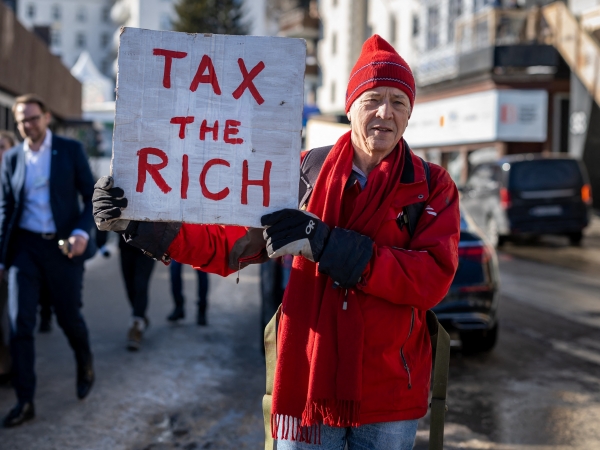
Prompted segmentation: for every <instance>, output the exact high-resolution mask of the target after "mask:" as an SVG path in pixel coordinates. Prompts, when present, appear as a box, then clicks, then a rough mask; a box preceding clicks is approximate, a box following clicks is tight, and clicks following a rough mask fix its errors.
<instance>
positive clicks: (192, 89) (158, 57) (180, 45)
mask: <svg viewBox="0 0 600 450" xmlns="http://www.w3.org/2000/svg"><path fill="white" fill-rule="evenodd" d="M305 60H306V44H305V42H304V40H301V39H288V38H279V37H259V36H224V35H214V34H213V35H209V34H187V33H175V32H165V31H150V30H142V29H136V28H123V29H122V31H121V39H120V44H119V57H118V74H117V101H116V116H115V129H114V135H113V157H112V174H113V177H114V179H115V186H119V187H121V188H122V189H123V190H124V191H125V196H126V197H127V199H128V200H129V205H128V207H127V208H126V209H125V210H124V211H123V218H126V219H132V220H149V221H183V222H188V223H219V224H232V225H244V226H253V227H258V226H260V217H261V216H262V215H263V214H266V213H269V212H272V211H277V210H279V209H282V208H296V207H297V203H298V181H299V172H300V170H299V168H300V139H301V128H302V106H303V100H304V92H303V88H304V69H305V64H306V63H305Z"/></svg>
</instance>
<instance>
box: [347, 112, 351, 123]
mask: <svg viewBox="0 0 600 450" xmlns="http://www.w3.org/2000/svg"><path fill="white" fill-rule="evenodd" d="M346 117H347V118H348V122H351V120H350V111H348V112H347V113H346Z"/></svg>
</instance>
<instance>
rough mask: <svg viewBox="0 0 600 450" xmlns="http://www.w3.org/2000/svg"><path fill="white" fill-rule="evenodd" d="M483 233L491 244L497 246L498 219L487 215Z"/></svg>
mask: <svg viewBox="0 0 600 450" xmlns="http://www.w3.org/2000/svg"><path fill="white" fill-rule="evenodd" d="M485 234H486V236H487V238H488V239H489V241H490V244H492V245H493V246H494V248H495V247H498V246H499V245H501V244H500V234H499V231H498V221H497V220H496V219H494V218H493V217H488V220H487V222H486V224H485ZM503 243H504V241H503Z"/></svg>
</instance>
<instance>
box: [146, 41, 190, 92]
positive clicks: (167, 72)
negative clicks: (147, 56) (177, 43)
mask: <svg viewBox="0 0 600 450" xmlns="http://www.w3.org/2000/svg"><path fill="white" fill-rule="evenodd" d="M152 54H153V55H155V56H164V57H165V69H164V72H163V86H164V87H166V88H167V89H170V88H171V65H172V64H173V58H178V59H181V58H185V57H186V56H187V53H186V52H176V51H174V50H165V49H164V48H155V49H154V51H153V52H152Z"/></svg>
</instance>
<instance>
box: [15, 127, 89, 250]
mask: <svg viewBox="0 0 600 450" xmlns="http://www.w3.org/2000/svg"><path fill="white" fill-rule="evenodd" d="M23 150H24V152H25V186H24V187H25V202H24V203H23V214H22V215H21V221H20V222H19V228H24V229H25V230H29V231H32V232H34V233H56V225H55V223H54V218H53V217H52V209H51V207H50V164H51V159H52V152H53V150H52V132H51V131H50V130H48V129H47V130H46V137H45V138H44V142H43V143H42V146H41V147H40V149H39V150H38V151H34V150H31V149H30V148H29V144H28V143H27V140H25V142H23ZM71 235H80V236H83V237H84V238H85V239H86V240H89V235H88V233H86V232H85V231H83V230H79V229H76V230H73V232H72V233H71Z"/></svg>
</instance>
